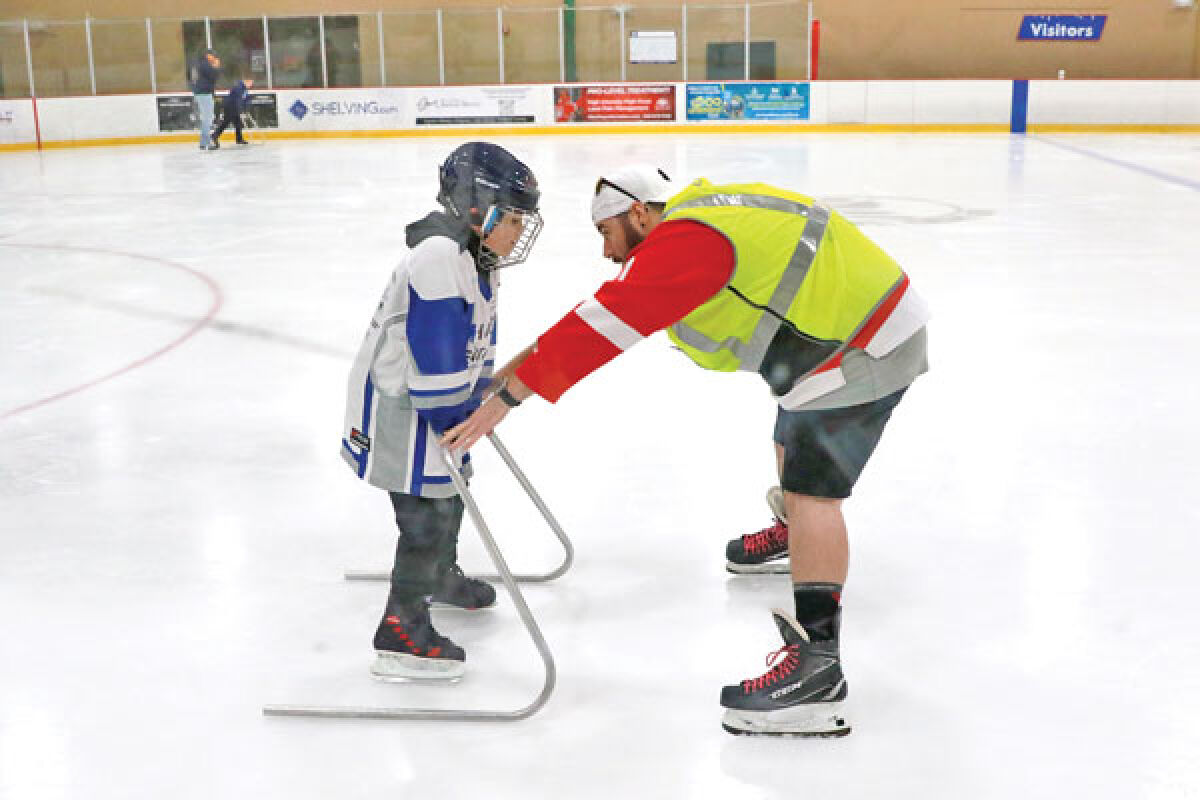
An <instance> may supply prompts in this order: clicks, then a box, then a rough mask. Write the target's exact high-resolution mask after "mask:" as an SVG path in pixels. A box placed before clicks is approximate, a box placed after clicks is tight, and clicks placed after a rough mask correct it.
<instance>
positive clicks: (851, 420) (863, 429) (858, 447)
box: [775, 387, 907, 498]
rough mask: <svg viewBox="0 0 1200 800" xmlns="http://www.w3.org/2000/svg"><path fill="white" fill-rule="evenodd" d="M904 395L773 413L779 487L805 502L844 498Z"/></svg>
mask: <svg viewBox="0 0 1200 800" xmlns="http://www.w3.org/2000/svg"><path fill="white" fill-rule="evenodd" d="M905 391H907V387H906V388H904V389H901V390H900V391H898V392H892V393H891V394H889V395H887V396H886V397H882V398H880V399H878V400H874V401H872V402H870V403H863V404H862V405H857V406H847V407H845V408H828V409H819V410H816V411H784V410H783V409H782V408H781V409H779V414H778V415H777V416H776V417H775V442H776V443H777V444H779V445H781V446H782V447H783V474H782V475H781V476H780V481H779V483H780V485H781V486H782V487H783V488H784V490H785V491H788V492H795V493H797V494H803V495H808V496H810V497H837V498H841V497H849V496H850V492H851V490H852V489H853V488H854V484H855V483H856V482H857V481H858V476H859V475H860V474H862V471H863V467H865V466H866V465H867V459H869V458H870V457H871V454H872V453H873V452H875V446H876V445H877V444H879V437H880V436H882V435H883V428H884V426H885V425H887V421H888V419H890V418H891V416H892V409H894V408H895V407H896V404H897V403H899V402H900V398H901V397H903V396H904V392H905Z"/></svg>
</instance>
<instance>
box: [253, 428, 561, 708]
mask: <svg viewBox="0 0 1200 800" xmlns="http://www.w3.org/2000/svg"><path fill="white" fill-rule="evenodd" d="M488 438H489V439H491V441H492V444H493V445H495V447H496V450H498V451H499V453H500V456H501V458H503V459H504V461H505V462H506V463H507V464H508V466H509V468H510V469H512V471H513V474H514V475H516V477H517V480H518V481H519V482H520V484H521V486H523V487H524V488H525V491H526V492H528V493H529V496H530V498H532V500H533V502H534V505H536V506H537V507H538V509H539V510H540V511H541V512H542V514H543V515H545V517H546V521H547V522H548V523H550V527H551V528H553V529H554V532H555V533H556V534H557V535H558V538H559V539H560V540H562V543H563V546H564V547H565V548H566V550H567V560H566V561H565V562H564V563H563V566H562V567H560V568H559V571H558V572H557V574H553V575H552V577H558V575H561V574H562V573H563V572H566V569H567V567H568V566H569V565H570V563H571V559H572V557H573V553H574V551H573V549H572V547H571V543H570V540H569V539H567V537H566V534H564V533H563V531H562V528H560V527H559V525H558V522H557V520H555V519H554V517H553V515H551V513H550V510H549V509H548V508H546V504H545V503H543V502H542V499H541V498H540V497H539V496H538V494H537V492H535V491H534V489H533V486H532V485H530V483H529V480H528V478H526V477H525V474H524V473H523V472H521V470H520V468H518V467H517V464H516V462H515V461H513V459H512V456H511V455H510V454H509V452H508V450H506V449H505V448H504V445H502V444H501V443H500V440H499V439H497V438H496V435H495V434H490V435H489V436H488ZM442 462H443V463H444V464H445V465H446V469H447V470H448V471H449V473H450V480H451V481H453V482H454V488H456V489H458V493H459V494H460V495H461V496H462V499H463V503H464V504H465V505H466V507H467V513H469V514H470V515H471V519H472V521H474V523H475V529H476V530H477V531H479V538H480V539H482V540H483V544H484V547H486V548H487V551H488V555H490V556H491V557H492V561H493V563H495V565H496V570H497V571H498V572H499V575H500V580H501V581H503V582H504V588H506V589H508V593H509V595H510V596H511V597H512V601H513V605H515V606H516V607H517V613H519V614H520V615H521V621H522V622H524V623H525V628H526V630H528V631H529V636H530V637H531V638H532V639H533V643H534V644H535V645H536V646H537V649H538V653H539V654H540V655H541V657H542V663H543V664H544V665H545V667H546V680H545V683H544V684H543V685H542V691H541V693H540V694H538V696H537V697H536V698H534V700H533V702H532V703H530V704H529V705H527V706H525V707H524V708H519V709H516V710H515V711H484V710H477V709H462V710H459V709H435V708H371V707H354V706H278V705H269V706H264V707H263V714H266V715H267V716H271V717H324V718H327V719H331V718H333V719H388V720H417V719H425V720H443V721H455V722H463V721H468V722H475V721H501V722H503V721H516V720H521V719H526V718H527V717H531V716H533V715H534V714H536V713H537V712H538V711H539V710H540V709H541V708H542V706H544V705H545V704H546V701H547V700H549V699H550V693H551V692H553V691H554V678H555V671H554V657H553V656H552V655H550V648H549V647H548V646H547V645H546V640H545V638H543V636H542V631H541V629H540V628H538V626H537V622H536V621H534V619H533V613H532V612H530V610H529V606H528V605H526V603H525V598H524V596H523V595H522V594H521V590H520V588H519V587H518V586H517V581H516V579H515V578H514V577H513V574H512V572H510V571H509V569H508V564H507V563H506V562H505V560H504V556H503V555H501V554H500V548H499V547H497V546H496V540H495V539H493V538H492V532H491V530H490V529H489V528H488V526H487V523H486V522H484V521H483V514H481V513H480V512H479V506H477V505H476V504H475V498H473V497H472V496H471V492H470V490H468V488H467V482H466V481H465V480H463V476H462V473H460V472H459V471H458V468H457V467H456V466H454V464H453V462H451V461H450V458H449V456H448V455H447V453H446V451H445V450H443V451H442Z"/></svg>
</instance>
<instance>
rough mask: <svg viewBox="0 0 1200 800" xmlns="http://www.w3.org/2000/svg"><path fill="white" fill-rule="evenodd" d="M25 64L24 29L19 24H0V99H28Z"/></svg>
mask: <svg viewBox="0 0 1200 800" xmlns="http://www.w3.org/2000/svg"><path fill="white" fill-rule="evenodd" d="M30 94H31V92H30V91H29V69H28V65H27V64H26V63H25V29H24V28H23V27H22V26H21V24H20V23H13V24H9V23H0V97H29V95H30Z"/></svg>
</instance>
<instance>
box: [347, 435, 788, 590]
mask: <svg viewBox="0 0 1200 800" xmlns="http://www.w3.org/2000/svg"><path fill="white" fill-rule="evenodd" d="M488 439H490V440H491V441H492V445H493V446H495V448H496V452H497V453H499V454H500V457H501V458H502V459H504V463H505V464H507V465H508V468H509V469H510V470H512V474H513V475H514V476H516V479H517V482H518V483H520V484H521V486H522V488H524V489H525V492H526V494H528V495H529V499H530V500H532V501H533V504H534V505H535V506H537V507H538V511H541V512H542V516H543V517H545V518H546V522H547V523H549V525H550V530H552V531H554V535H555V536H557V537H558V541H560V542H562V546H563V561H562V563H561V564H559V565H558V566H557V567H556V568H555V569H552V570H550V571H549V572H547V573H545V574H538V575H524V574H517V575H514V576H513V580H515V581H516V582H517V583H546V582H547V581H552V580H554V579H555V578H561V577H562V576H563V575H564V574H565V573H566V571H567V570H568V569H570V568H571V563H572V562H573V561H574V560H575V547H574V546H573V545H572V544H571V540H570V539H568V538H567V534H566V533H564V532H563V529H562V526H560V525H559V524H558V520H556V519H555V518H554V515H553V514H551V513H550V509H548V508H546V504H545V503H544V502H542V498H541V496H540V495H539V494H538V493H537V490H536V489H534V488H533V484H532V483H530V482H529V478H526V477H525V473H524V472H522V471H521V468H520V467H518V466H517V462H516V461H514V460H513V457H512V454H511V453H509V452H508V448H507V447H505V446H504V445H503V444H501V443H500V440H499V439H498V438H496V434H494V433H490V434H488ZM464 497H465V495H464ZM784 569H785V571H786V569H787V568H786V566H785V567H784ZM471 577H473V578H483V579H485V580H493V581H497V580H500V576H499V575H472V576H471ZM345 578H346V580H348V581H386V580H390V579H391V575H390V573H388V572H385V571H382V570H354V569H350V570H346V575H345Z"/></svg>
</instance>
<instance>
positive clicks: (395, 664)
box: [371, 650, 467, 683]
mask: <svg viewBox="0 0 1200 800" xmlns="http://www.w3.org/2000/svg"><path fill="white" fill-rule="evenodd" d="M466 671H467V670H466V664H464V663H463V662H462V661H454V660H453V659H448V658H418V657H417V656H410V655H407V654H405V653H392V652H387V651H378V650H377V651H376V653H375V663H374V664H372V665H371V677H372V678H374V679H375V680H377V681H382V682H384V683H413V682H421V683H430V682H435V683H457V682H458V681H459V680H461V679H462V676H463V675H464V674H465V673H466Z"/></svg>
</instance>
